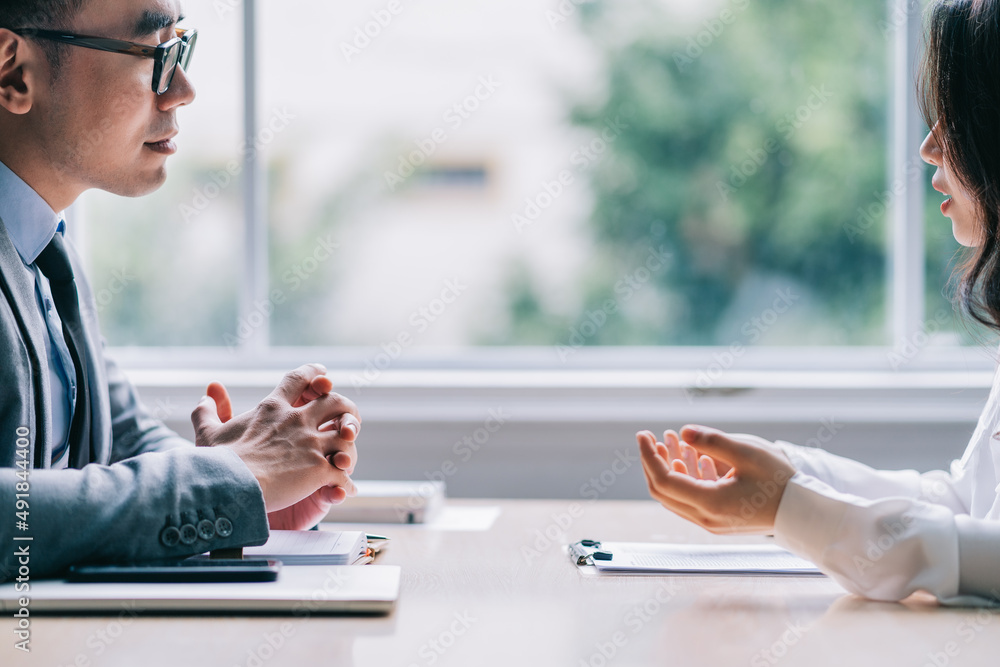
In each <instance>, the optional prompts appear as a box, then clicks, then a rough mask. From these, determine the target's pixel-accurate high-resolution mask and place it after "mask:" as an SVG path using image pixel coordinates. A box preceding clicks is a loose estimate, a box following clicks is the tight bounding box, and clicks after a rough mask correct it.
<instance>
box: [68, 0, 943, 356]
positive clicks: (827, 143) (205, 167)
mask: <svg viewBox="0 0 1000 667" xmlns="http://www.w3.org/2000/svg"><path fill="white" fill-rule="evenodd" d="M291 5H293V6H292V7H289V8H286V9H283V10H282V11H281V12H279V11H278V10H277V9H274V8H265V9H264V10H263V11H264V12H265V16H264V18H265V19H266V20H265V21H264V23H266V24H270V23H271V22H274V23H275V24H278V25H280V22H281V21H283V20H285V21H291V20H292V18H294V17H296V16H299V17H300V16H301V15H302V12H312V13H314V14H316V15H317V20H316V21H315V25H316V26H322V25H326V22H325V20H320V19H321V17H320V16H319V15H320V14H323V13H329V14H331V16H330V17H328V18H330V19H331V20H333V19H337V20H339V21H340V23H341V24H342V25H343V26H344V28H343V29H342V30H339V31H338V32H337V34H336V35H335V37H334V39H335V40H337V41H338V43H343V42H344V41H347V42H349V41H350V39H351V36H352V35H353V34H354V33H353V28H354V27H355V26H362V27H363V26H364V25H365V21H366V20H367V18H368V14H366V12H371V11H377V9H378V7H380V6H381V5H380V4H379V3H375V2H367V1H366V2H362V3H360V5H359V6H358V7H356V8H351V9H347V10H345V9H343V8H340V9H337V8H333V9H331V8H329V7H325V6H323V5H322V4H321V3H316V2H315V1H314V0H295V2H292V3H291ZM487 5H488V3H477V2H468V1H466V2H465V3H457V2H452V1H449V0H435V1H433V2H428V3H426V5H424V6H422V7H420V8H417V7H413V8H410V9H408V10H407V12H408V13H403V14H401V15H400V16H399V17H398V18H396V19H395V23H394V24H393V25H391V26H389V27H387V28H385V31H386V32H385V35H384V36H380V37H377V38H376V39H374V40H372V44H371V45H370V46H369V47H366V49H365V50H363V51H361V52H360V55H358V56H357V57H356V59H353V60H352V61H351V62H343V61H341V60H340V59H339V58H336V57H332V62H330V66H329V67H328V71H329V73H330V74H329V76H330V82H329V84H324V85H322V86H317V84H316V82H315V79H314V78H311V77H312V74H313V73H312V72H310V71H306V72H294V71H293V70H294V69H295V67H296V65H295V62H296V61H297V62H298V63H299V66H298V67H299V69H302V68H301V62H302V61H308V60H309V54H308V53H304V52H303V51H307V50H308V49H309V48H318V47H312V46H311V45H312V44H323V43H325V42H323V41H322V40H318V39H317V40H313V39H310V38H309V34H308V30H310V29H311V28H310V27H309V26H306V27H305V28H304V29H305V30H306V31H307V34H299V35H298V36H297V37H296V39H295V42H296V45H295V48H294V49H292V48H291V47H290V45H287V44H286V45H284V47H282V45H281V44H278V45H269V46H267V47H265V48H264V49H263V50H262V59H263V60H264V61H265V64H264V65H263V66H262V67H263V70H262V73H261V78H262V87H263V88H264V91H265V92H264V93H263V95H264V101H263V104H262V105H261V106H262V108H263V109H271V108H275V107H276V106H278V105H288V107H290V108H291V109H292V112H293V113H294V114H295V117H296V120H295V121H293V125H292V127H291V128H290V129H289V130H288V131H286V132H282V133H281V134H280V135H279V136H278V137H277V138H275V139H274V140H273V141H272V142H269V143H268V145H267V146H266V148H265V149H264V150H263V151H262V155H263V156H266V157H267V159H268V167H267V174H268V177H267V179H268V188H269V189H268V201H269V206H268V209H267V218H268V221H269V228H270V234H271V250H270V264H271V283H272V287H273V288H275V289H279V290H281V295H282V300H281V302H280V303H277V304H274V312H273V313H272V314H270V315H269V316H268V317H267V318H266V320H267V321H266V324H265V326H268V327H269V328H270V331H271V333H272V338H273V340H274V342H275V343H276V344H281V345H379V344H380V343H382V342H384V341H387V340H392V339H395V338H396V337H397V336H398V334H399V333H400V332H410V333H420V335H419V336H416V335H415V343H414V345H418V346H424V345H427V346H430V345H448V346H473V345H553V346H560V345H562V346H565V345H567V344H569V345H572V346H576V345H577V343H579V344H581V345H731V344H742V345H752V344H753V345H883V344H892V342H893V341H891V340H890V334H889V331H888V326H887V312H886V303H887V294H888V287H889V286H888V282H887V280H888V278H887V249H888V247H889V243H890V239H888V238H887V231H886V208H887V206H886V204H888V203H891V201H892V199H893V198H894V195H893V194H892V193H891V188H892V187H893V184H892V183H890V165H889V164H888V163H887V154H888V148H889V136H890V125H889V124H890V117H889V108H888V103H889V92H890V89H891V78H890V73H891V63H890V46H891V43H892V39H893V34H894V31H895V30H896V29H897V26H896V24H895V23H894V22H893V21H892V19H891V17H890V16H889V15H888V9H887V4H886V3H884V2H879V1H872V0H838V1H833V0H801V1H800V2H796V3H788V2H783V1H780V0H722V1H714V2H706V3H699V4H695V3H691V2H688V1H685V0H673V1H668V0H593V1H591V2H587V3H584V4H579V5H578V4H576V3H570V2H557V1H556V0H552V1H546V2H544V3H541V4H540V3H537V2H530V1H528V0H518V1H517V2H511V3H510V4H508V5H505V6H504V7H502V8H492V9H491V8H489V7H488V6H487ZM567 8H568V9H567ZM345 12H354V14H353V15H352V16H351V17H345V16H344V13H345ZM490 12H493V13H492V14H491V13H490ZM191 13H192V15H193V16H192V20H198V21H199V28H200V29H201V30H202V31H203V32H204V33H206V34H207V35H209V36H210V37H213V38H214V39H209V38H203V40H202V42H204V45H208V44H209V43H210V42H211V43H212V46H208V47H206V48H203V46H204V45H203V44H202V43H200V44H199V50H200V51H201V52H200V53H199V56H201V57H202V58H201V59H200V60H209V59H212V58H221V59H229V60H230V61H232V60H233V58H234V57H235V58H237V59H238V54H239V50H238V37H239V33H238V30H239V26H238V24H236V23H235V21H234V19H233V17H231V16H220V15H213V14H212V13H211V11H210V10H209V9H206V8H201V9H199V8H193V11H192V12H191ZM352 17H353V18H352ZM316 30H317V31H318V30H319V28H318V27H317V28H316ZM390 31H392V32H390ZM435 31H437V32H435ZM275 34H277V35H282V34H284V33H283V32H282V31H280V30H279V31H277V32H276V33H275ZM435 36H437V37H438V38H439V39H436V38H435ZM318 37H319V35H318V34H317V38H318ZM279 39H281V38H280V37H279ZM289 39H290V38H289ZM418 45H419V46H418ZM210 49H211V50H214V51H210ZM269 49H270V50H269ZM234 54H235V56H234ZM290 54H294V59H293V58H292V55H290ZM445 54H449V55H447V56H446V55H445ZM317 57H319V55H317ZM330 59H331V58H330V57H328V58H327V60H330ZM201 65H203V67H201ZM195 67H199V69H195V70H194V71H193V75H196V76H201V77H206V78H208V80H209V81H210V83H209V84H208V85H201V86H200V90H201V92H202V95H203V96H207V97H209V98H210V99H209V100H208V102H207V103H206V106H207V107H209V108H210V109H211V112H210V113H209V112H207V111H202V112H197V111H196V110H195V108H194V107H193V108H192V110H191V112H190V113H188V116H187V117H185V119H186V120H188V121H189V122H188V124H187V125H186V126H185V127H186V128H191V131H192V134H193V135H194V141H193V143H194V144H196V145H197V146H196V147H192V148H190V149H188V148H185V149H184V151H185V152H183V154H182V155H180V156H178V161H177V164H176V165H175V169H174V170H173V171H172V172H171V180H170V181H169V183H168V187H167V188H165V189H164V190H163V191H161V192H159V193H157V194H156V195H154V196H153V197H150V198H146V199H144V200H139V201H136V202H122V201H121V200H116V199H113V198H110V197H107V196H104V195H96V196H94V197H92V198H91V199H90V201H89V203H88V208H87V211H88V219H89V223H88V224H89V229H90V231H89V233H90V234H92V235H93V236H94V237H95V238H113V239H117V242H118V245H111V246H101V245H99V244H93V247H92V249H91V253H90V258H91V265H92V268H93V273H94V274H96V276H97V277H96V279H94V282H95V283H96V285H95V286H96V287H98V288H99V287H100V285H99V283H100V281H101V276H106V275H108V273H109V272H110V271H111V270H112V269H114V268H116V267H117V266H118V265H119V264H121V263H122V261H128V262H133V264H132V270H133V272H134V273H135V274H136V275H137V276H138V277H137V278H136V280H135V281H134V282H133V283H132V284H130V285H129V286H128V289H127V290H126V292H125V296H124V297H123V298H116V299H114V300H111V302H110V303H109V304H108V305H107V307H106V308H104V309H103V310H102V313H101V315H102V320H103V322H104V325H105V330H106V333H107V335H108V338H109V340H110V341H111V342H112V343H113V344H140V345H220V346H221V345H224V344H226V341H227V340H228V341H231V340H232V339H233V336H234V335H237V336H238V334H239V323H238V322H237V321H236V320H237V313H236V293H237V285H238V283H239V280H240V278H239V272H240V244H241V243H242V238H241V235H240V227H241V225H242V220H241V218H240V211H239V205H240V197H239V191H240V188H242V187H244V184H243V183H242V181H241V179H240V178H239V177H237V178H235V179H233V184H232V185H230V186H228V187H227V188H223V191H222V193H221V194H220V196H218V197H215V198H213V199H212V201H211V202H210V203H209V205H208V206H207V208H206V209H205V210H204V211H199V215H198V218H197V219H196V220H195V221H194V222H192V221H190V220H186V219H185V215H184V214H183V211H181V210H179V209H178V207H177V202H178V201H182V202H188V203H190V201H191V199H192V196H193V194H192V193H194V194H195V195H196V194H197V193H198V192H202V191H204V188H205V186H206V184H208V183H210V181H211V175H212V174H213V173H217V172H218V170H219V169H221V168H223V166H224V165H225V164H226V162H227V161H229V160H231V159H233V157H234V156H238V155H239V151H240V148H239V144H240V138H239V131H238V124H239V104H238V96H239V94H240V90H239V88H238V87H237V86H236V83H235V82H234V81H233V80H232V79H233V77H228V78H224V77H220V76H216V75H214V74H213V73H212V70H213V68H212V67H211V63H206V62H202V63H196V64H195ZM492 73H497V74H496V75H497V76H498V78H499V80H500V81H502V82H503V86H502V87H501V88H500V92H498V93H497V94H496V98H495V100H485V101H482V107H483V110H482V111H476V112H475V113H474V114H472V115H471V118H470V120H469V121H468V123H467V124H466V125H465V126H463V127H461V128H455V129H454V131H453V132H451V133H450V134H449V138H448V142H447V143H446V144H443V146H442V148H441V150H440V152H439V153H438V154H436V155H435V156H434V158H433V159H428V160H427V162H426V164H423V165H421V167H420V169H418V173H417V176H416V177H414V178H413V179H412V180H411V181H410V182H408V183H407V184H406V187H403V188H402V189H401V190H400V191H395V190H389V189H387V188H386V187H385V182H384V176H383V175H384V172H385V171H386V170H391V169H393V168H394V167H395V166H396V164H397V158H398V156H400V155H405V154H407V152H408V151H411V150H412V149H413V146H414V145H415V142H416V141H417V140H419V139H422V138H423V137H424V136H425V135H426V134H427V132H428V131H429V130H430V128H433V127H434V126H435V123H438V124H440V122H441V111H442V110H443V109H448V108H449V105H450V104H451V103H452V102H453V101H454V100H460V99H462V97H463V95H464V94H465V93H466V92H467V91H468V90H470V89H471V88H470V87H471V86H474V85H475V81H476V77H477V76H482V75H486V74H490V75H492ZM296 76H299V77H301V79H297V78H295V77H296ZM379 77H382V78H379ZM310 81H311V83H310ZM414 81H415V82H417V83H412V85H413V89H412V90H411V89H410V88H408V86H410V85H411V82H414ZM196 82H198V79H197V78H196ZM317 88H319V89H320V90H319V91H317V90H316V89H317ZM323 95H325V97H323ZM400 100H406V103H405V104H400V103H399V102H400ZM199 103H200V102H199ZM351 109H353V112H352V111H351ZM185 113H187V110H185ZM199 114H200V115H199ZM265 120H266V118H265ZM234 128H235V129H234ZM583 147H587V148H588V150H584V151H582V152H581V150H580V149H581V148H583ZM331 165H333V166H331ZM456 165H458V166H460V167H461V169H457V170H456ZM907 168H908V173H909V176H910V177H911V178H915V179H921V178H922V179H925V181H929V177H930V172H929V171H928V170H927V169H926V168H925V166H924V165H922V164H913V165H907ZM561 171H568V172H569V173H570V174H571V176H572V177H573V179H574V182H573V185H572V186H568V187H566V188H565V192H564V193H562V194H560V195H559V196H557V197H555V200H556V201H555V202H554V203H553V204H552V206H551V209H549V208H548V207H543V208H545V210H540V211H539V220H538V224H537V225H535V224H534V223H533V224H532V225H531V228H529V229H527V230H522V229H518V228H517V227H518V226H517V223H516V220H517V216H519V215H523V214H524V211H525V207H526V203H525V202H526V201H527V202H529V204H527V205H528V206H530V202H531V201H535V202H537V201H538V197H539V195H541V193H543V192H544V191H545V184H546V183H551V182H552V180H553V179H554V178H556V175H557V174H558V173H560V172H561ZM456 174H458V175H459V176H460V178H459V177H456ZM470 174H471V175H472V177H471V178H470ZM931 199H933V198H929V201H928V205H927V214H926V219H927V220H928V222H929V224H927V226H926V234H925V237H926V241H927V261H926V271H927V281H926V282H927V290H926V291H927V295H926V298H927V313H928V318H934V317H935V315H936V314H937V313H944V317H945V318H947V320H948V325H947V326H946V328H947V329H949V330H951V329H955V328H956V327H955V325H954V323H953V322H952V317H953V313H952V309H951V305H950V303H949V302H948V299H947V297H946V295H945V294H943V293H942V289H943V288H944V286H945V283H946V281H947V278H948V275H949V272H950V267H951V264H952V262H953V260H954V257H955V253H956V251H957V249H958V246H957V244H956V243H955V242H954V240H953V239H952V237H951V234H950V226H949V225H948V222H947V221H946V220H944V219H942V218H941V217H940V214H939V213H937V211H936V209H937V205H938V203H939V202H936V201H931ZM542 201H543V202H544V201H546V200H544V197H543V200H542ZM512 220H513V221H515V222H514V224H513V225H512ZM915 227H916V228H918V229H919V228H920V225H919V224H917V225H915ZM325 234H332V235H333V238H336V239H337V240H338V243H339V246H340V248H341V249H342V250H341V252H339V254H337V255H336V256H335V257H334V258H333V261H330V262H324V263H321V264H319V265H317V266H316V269H315V272H314V273H310V277H309V280H308V281H305V282H303V283H302V284H301V286H298V285H297V286H295V288H294V289H292V287H291V286H292V283H291V282H289V281H285V280H283V279H282V276H284V275H285V274H286V273H287V271H288V270H289V267H293V266H297V265H298V264H300V263H301V262H302V261H303V259H308V258H309V257H310V256H311V255H312V254H313V253H314V252H315V245H316V239H317V238H318V237H320V236H323V235H325ZM145 246H153V247H155V248H156V249H157V250H158V252H157V254H156V256H157V259H156V261H153V262H135V261H134V260H132V259H129V258H132V257H135V256H136V250H135V249H136V248H139V247H145ZM651 253H661V254H664V253H665V254H668V255H669V259H668V260H667V261H666V262H665V263H664V264H663V266H660V265H656V266H655V268H651V265H650V264H649V263H648V262H649V259H650V257H651ZM123 258H124V259H123ZM654 264H655V263H654ZM449 277H451V278H454V277H458V278H461V279H462V280H465V281H467V282H468V284H469V285H470V288H469V290H468V292H467V294H466V295H463V296H462V297H461V299H459V301H458V302H457V303H456V304H455V305H454V306H450V308H449V311H448V312H446V313H444V314H443V315H442V316H441V318H440V321H439V322H436V323H435V324H434V326H433V327H432V328H431V330H430V331H428V332H427V333H426V334H424V333H423V332H414V331H412V330H411V329H412V324H411V323H412V321H413V320H412V315H413V313H415V312H417V311H418V309H419V308H420V307H422V306H426V305H427V304H430V303H433V299H434V296H435V295H436V294H438V293H439V292H440V287H441V285H442V284H443V281H444V280H446V279H448V278H449ZM180 320H184V321H185V322H186V324H185V325H183V326H178V322H179V321H180ZM956 340H957V339H956Z"/></svg>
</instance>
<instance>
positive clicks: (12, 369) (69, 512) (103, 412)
mask: <svg viewBox="0 0 1000 667" xmlns="http://www.w3.org/2000/svg"><path fill="white" fill-rule="evenodd" d="M67 248H68V249H69V252H70V260H71V262H72V264H73V271H74V274H75V275H76V280H77V287H78V291H79V294H80V311H81V314H82V317H83V320H84V328H85V329H86V334H87V348H88V356H89V360H90V363H89V366H88V369H89V378H90V384H91V387H90V395H91V397H92V406H91V425H92V438H91V442H89V443H71V444H70V446H71V449H70V459H69V466H70V468H68V469H65V470H48V469H47V468H49V467H50V466H51V461H52V451H51V447H49V445H48V441H49V431H50V429H51V428H52V427H51V422H52V417H51V399H50V389H49V369H48V358H47V356H46V352H45V337H46V336H47V335H48V334H47V332H46V328H45V324H44V322H43V321H42V316H41V313H40V312H39V309H38V307H37V306H36V299H35V285H34V276H33V274H32V273H31V272H30V271H28V270H27V269H26V268H25V266H24V263H23V262H22V261H21V258H20V256H19V255H18V254H17V250H16V249H15V248H14V245H13V244H12V243H11V240H10V237H9V236H8V235H7V229H6V227H5V226H4V224H3V221H2V220H0V292H2V294H3V299H2V300H0V545H2V547H0V581H4V580H9V579H15V578H18V572H19V571H20V573H21V575H22V576H23V575H24V574H25V570H24V569H22V568H24V567H25V565H26V566H27V571H28V572H29V573H30V574H29V576H30V577H31V578H36V577H42V576H48V575H53V574H55V573H58V572H59V571H61V570H63V569H65V568H66V567H68V566H69V565H71V564H74V563H99V562H103V563H111V562H126V561H143V560H152V559H160V558H169V557H183V556H189V555H192V554H196V553H201V552H204V551H207V550H209V549H217V548H229V547H238V546H245V545H256V544H263V543H264V542H265V541H266V540H267V536H268V527H267V514H266V511H265V509H264V499H263V497H262V495H261V491H260V486H259V485H258V484H257V481H256V479H254V477H253V475H252V474H251V473H250V471H249V470H248V469H247V467H246V466H245V465H244V464H243V462H242V461H241V460H240V459H239V457H237V456H236V454H234V453H233V452H232V451H231V450H229V449H228V448H208V447H199V448H195V447H194V444H193V443H191V442H189V441H187V440H185V439H183V438H181V437H180V436H178V435H177V434H176V433H174V432H173V431H171V430H170V429H168V428H167V427H166V426H164V425H163V424H162V423H161V422H160V421H158V420H157V419H155V418H154V417H153V416H152V415H151V414H150V413H149V411H148V410H147V409H146V408H145V406H143V405H142V403H141V402H140V401H139V397H138V395H137V393H136V390H135V387H133V386H132V384H131V383H130V382H129V380H128V379H127V378H126V377H125V375H124V374H123V373H122V372H121V371H120V370H119V369H118V367H117V366H116V365H115V363H114V362H113V361H112V360H111V359H109V358H107V357H105V355H104V339H103V338H102V337H101V335H100V329H99V326H98V321H97V307H96V304H95V302H94V295H93V292H92V291H91V288H90V285H89V283H88V282H87V279H86V277H85V275H84V273H83V269H82V264H81V262H80V259H79V257H78V256H77V255H76V252H75V251H74V249H73V248H72V246H71V245H70V244H67ZM19 500H22V501H25V502H22V503H18V501H19ZM22 521H23V522H24V524H26V528H25V525H24V524H21V522H22ZM16 537H30V538H32V539H31V540H15V539H14V538H16ZM25 548H27V551H28V555H27V556H24V555H23V554H24V550H25ZM25 561H27V564H26V563H25Z"/></svg>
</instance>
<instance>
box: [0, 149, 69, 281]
mask: <svg viewBox="0 0 1000 667" xmlns="http://www.w3.org/2000/svg"><path fill="white" fill-rule="evenodd" d="M0 219H2V220H3V224H4V226H5V227H6V228H7V235H8V236H10V240H11V242H13V244H14V248H15V249H17V254H19V255H20V256H21V261H23V262H24V263H25V265H30V264H34V262H35V260H36V259H37V258H38V255H40V254H41V252H42V250H44V249H45V246H47V245H48V244H49V242H50V241H51V240H52V237H53V236H55V235H56V232H57V231H58V232H61V233H64V230H65V223H64V222H63V220H62V215H60V214H58V213H55V212H54V211H53V210H52V207H50V206H49V205H48V204H47V203H46V202H45V200H44V199H42V197H41V195H39V194H38V193H37V192H35V191H34V190H33V189H32V188H31V186H30V185H28V184H27V183H25V182H24V181H23V180H21V177H20V176H18V175H17V174H15V173H14V172H13V171H11V170H10V169H9V168H8V167H7V165H5V164H4V163H3V162H0Z"/></svg>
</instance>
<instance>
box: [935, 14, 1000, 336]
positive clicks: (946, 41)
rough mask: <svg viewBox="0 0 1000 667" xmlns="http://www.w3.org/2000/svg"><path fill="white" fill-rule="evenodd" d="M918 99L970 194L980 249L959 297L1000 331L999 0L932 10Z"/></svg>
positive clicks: (968, 263) (969, 260) (965, 268)
mask: <svg viewBox="0 0 1000 667" xmlns="http://www.w3.org/2000/svg"><path fill="white" fill-rule="evenodd" d="M926 40H927V41H926V49H925V54H924V60H923V64H922V67H921V71H920V80H919V83H918V85H919V89H920V94H919V96H918V97H919V100H920V103H921V110H922V112H923V115H924V120H925V121H926V122H927V126H928V127H931V128H933V127H934V126H935V123H939V125H938V127H937V129H936V131H935V137H936V138H937V139H938V143H939V145H940V146H941V149H942V151H943V154H944V159H945V161H946V163H947V165H948V169H949V171H950V172H951V173H953V174H954V176H955V177H956V178H957V179H958V183H959V185H960V186H961V187H962V188H963V189H964V190H965V191H966V192H967V193H968V194H969V195H970V198H971V201H972V204H973V206H974V213H975V216H976V223H977V226H978V230H977V242H978V245H977V247H975V248H973V249H970V251H969V254H968V255H967V257H966V259H965V261H963V262H962V263H961V264H960V265H959V266H958V267H957V268H956V272H955V277H956V279H957V282H958V289H957V293H956V298H957V300H958V302H959V304H960V305H961V306H962V308H963V309H964V310H965V312H966V313H968V314H969V315H970V316H971V317H972V318H973V319H974V320H976V321H977V322H981V323H982V324H985V325H986V326H987V327H990V328H991V329H993V330H996V331H1000V0H938V1H937V2H935V3H933V4H932V5H931V6H930V8H929V9H928V15H927V32H926Z"/></svg>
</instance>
